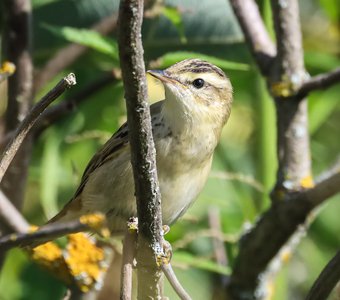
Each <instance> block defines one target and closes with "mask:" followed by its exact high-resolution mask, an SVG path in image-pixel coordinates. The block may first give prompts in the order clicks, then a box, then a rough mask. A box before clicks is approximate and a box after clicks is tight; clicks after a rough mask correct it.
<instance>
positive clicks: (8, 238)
mask: <svg viewBox="0 0 340 300" xmlns="http://www.w3.org/2000/svg"><path fill="white" fill-rule="evenodd" d="M81 231H93V227H92V226H91V225H89V224H88V223H86V222H83V221H81V220H75V221H69V222H64V223H53V224H47V225H45V226H43V227H41V228H40V229H39V230H37V231H33V232H25V233H12V234H9V235H5V236H3V237H0V252H3V251H7V250H8V249H11V248H13V247H18V246H20V247H25V246H31V245H32V243H33V244H34V245H35V246H38V245H39V244H42V243H46V241H49V240H53V239H55V238H58V237H60V236H63V235H67V234H70V233H76V232H81ZM39 241H41V242H39Z"/></svg>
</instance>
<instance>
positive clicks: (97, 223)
mask: <svg viewBox="0 0 340 300" xmlns="http://www.w3.org/2000/svg"><path fill="white" fill-rule="evenodd" d="M79 221H80V223H82V224H86V225H88V226H89V227H90V228H92V229H93V230H94V231H96V232H98V233H99V234H100V235H101V236H103V237H106V238H107V237H109V236H110V231H109V230H108V229H107V227H106V218H105V215H103V214H100V213H95V214H88V215H84V216H81V217H80V218H79Z"/></svg>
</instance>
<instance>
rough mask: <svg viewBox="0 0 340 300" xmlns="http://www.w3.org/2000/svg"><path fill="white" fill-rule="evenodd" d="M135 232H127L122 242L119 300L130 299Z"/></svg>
mask: <svg viewBox="0 0 340 300" xmlns="http://www.w3.org/2000/svg"><path fill="white" fill-rule="evenodd" d="M136 241H137V232H136V231H132V232H131V231H129V230H127V231H126V233H125V237H124V242H123V258H122V269H121V279H120V280H121V284H120V300H131V299H132V273H133V260H134V258H135V250H136Z"/></svg>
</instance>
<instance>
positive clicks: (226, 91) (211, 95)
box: [148, 59, 232, 129]
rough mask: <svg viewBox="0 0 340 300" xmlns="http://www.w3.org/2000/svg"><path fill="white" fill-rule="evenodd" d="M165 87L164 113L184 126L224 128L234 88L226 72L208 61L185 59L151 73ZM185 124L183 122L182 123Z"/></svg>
mask: <svg viewBox="0 0 340 300" xmlns="http://www.w3.org/2000/svg"><path fill="white" fill-rule="evenodd" d="M148 73H149V74H150V75H152V76H153V77H156V78H157V79H159V80H160V81H161V82H162V83H163V85H164V87H165V103H164V109H163V110H164V111H163V113H164V114H165V115H166V117H167V118H169V119H170V121H173V122H177V123H178V124H181V125H180V126H183V125H184V124H183V122H185V123H186V124H192V125H194V126H195V125H196V124H197V122H200V123H202V122H204V123H206V124H207V126H208V125H210V124H211V125H216V126H215V127H216V129H221V128H222V127H223V125H224V123H225V122H226V121H227V119H228V117H229V114H230V109H231V103H232V86H231V83H230V81H229V79H228V77H227V76H226V75H225V74H224V72H223V71H222V70H221V69H220V68H218V67H216V66H214V65H213V64H210V63H208V62H206V61H203V60H200V59H186V60H183V61H181V62H178V63H176V64H174V65H173V66H171V67H169V68H167V69H165V70H162V71H159V70H150V71H148ZM181 121H182V122H181Z"/></svg>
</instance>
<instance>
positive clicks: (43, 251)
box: [30, 242, 72, 284]
mask: <svg viewBox="0 0 340 300" xmlns="http://www.w3.org/2000/svg"><path fill="white" fill-rule="evenodd" d="M30 256H31V258H32V259H33V260H34V261H35V262H37V263H38V264H39V265H41V266H43V267H44V268H46V269H47V270H49V271H50V272H52V273H53V274H55V276H57V277H58V278H59V279H61V280H62V281H64V282H65V283H67V284H69V283H71V282H72V277H71V276H70V273H69V271H68V268H67V265H66V263H65V260H64V257H63V252H62V249H60V248H59V247H58V246H57V245H56V244H54V243H53V242H48V243H46V244H43V245H40V246H38V247H35V248H33V249H32V250H30Z"/></svg>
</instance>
